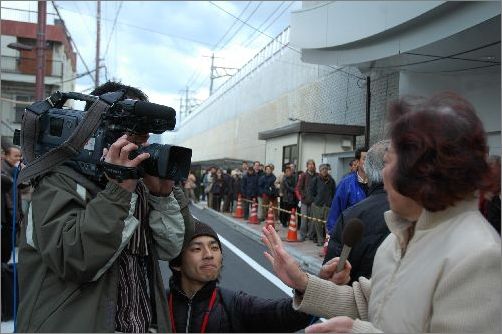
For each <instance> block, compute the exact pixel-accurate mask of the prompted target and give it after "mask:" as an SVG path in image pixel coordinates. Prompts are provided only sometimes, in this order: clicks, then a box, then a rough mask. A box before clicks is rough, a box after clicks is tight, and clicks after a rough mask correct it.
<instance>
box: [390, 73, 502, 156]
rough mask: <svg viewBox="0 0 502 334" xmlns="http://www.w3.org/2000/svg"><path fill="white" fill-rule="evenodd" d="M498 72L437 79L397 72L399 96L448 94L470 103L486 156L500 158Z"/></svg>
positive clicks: (433, 76) (441, 76)
mask: <svg viewBox="0 0 502 334" xmlns="http://www.w3.org/2000/svg"><path fill="white" fill-rule="evenodd" d="M500 89H501V87H500V71H499V70H497V71H493V72H486V73H478V74H471V73H469V72H468V71H466V72H464V73H462V74H461V75H459V74H456V75H440V74H421V73H410V72H401V74H400V80H399V92H400V94H401V95H405V94H412V95H423V96H430V95H431V94H433V93H436V92H439V91H446V90H451V91H454V92H456V93H458V94H460V95H462V96H463V97H465V98H466V99H467V100H468V101H469V102H471V103H472V104H473V106H474V108H475V109H476V111H477V113H478V116H479V118H480V119H481V121H482V122H483V125H484V127H485V130H486V132H487V137H488V145H489V146H490V154H497V155H501V147H500V142H501V137H500V127H501V117H500V114H501V112H500V110H501V109H500V108H501V104H500Z"/></svg>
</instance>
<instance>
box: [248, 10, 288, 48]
mask: <svg viewBox="0 0 502 334" xmlns="http://www.w3.org/2000/svg"><path fill="white" fill-rule="evenodd" d="M284 3H286V1H282V2H281V3H280V4H279V6H277V7H276V8H275V9H274V10H273V11H272V13H270V15H269V16H267V18H266V19H265V20H264V21H263V22H262V23H261V24H260V26H259V27H258V28H257V29H261V28H262V27H263V26H264V25H265V24H266V23H267V22H268V20H270V18H271V17H272V16H274V15H275V13H277V11H278V10H279V8H281V7H282V5H283V4H284ZM255 34H256V30H253V31H252V32H251V34H250V35H249V36H248V38H247V39H246V41H244V42H243V43H241V46H243V45H244V44H247V45H246V47H247V46H248V45H249V44H250V43H248V42H249V41H250V40H253V41H254V40H255V38H253V37H254V35H255ZM257 36H259V35H257Z"/></svg>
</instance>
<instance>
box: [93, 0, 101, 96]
mask: <svg viewBox="0 0 502 334" xmlns="http://www.w3.org/2000/svg"><path fill="white" fill-rule="evenodd" d="M96 6H97V8H96V10H97V13H96V75H95V77H94V87H95V88H96V87H98V86H99V44H100V35H101V1H100V0H97V1H96Z"/></svg>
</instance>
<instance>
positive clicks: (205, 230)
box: [169, 219, 223, 268]
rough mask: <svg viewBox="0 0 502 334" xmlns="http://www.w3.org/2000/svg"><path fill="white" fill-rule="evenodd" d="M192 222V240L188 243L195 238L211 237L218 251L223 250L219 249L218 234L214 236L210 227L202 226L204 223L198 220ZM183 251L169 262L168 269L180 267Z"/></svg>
mask: <svg viewBox="0 0 502 334" xmlns="http://www.w3.org/2000/svg"><path fill="white" fill-rule="evenodd" d="M194 220H195V223H194V232H193V235H192V238H191V239H190V241H192V240H193V239H195V238H198V237H201V236H209V237H213V238H214V239H215V240H216V241H217V242H218V246H220V250H221V251H222V252H223V249H222V248H221V242H220V239H219V238H218V234H216V232H215V231H214V230H213V229H212V228H211V226H209V225H207V224H204V223H202V222H200V221H199V220H196V219H194ZM184 251H185V248H184V249H183V250H182V251H181V253H180V254H179V255H178V256H177V257H176V258H174V259H172V260H171V261H170V262H169V267H171V268H172V267H179V266H180V265H181V256H182V254H183V252H184Z"/></svg>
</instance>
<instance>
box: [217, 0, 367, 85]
mask: <svg viewBox="0 0 502 334" xmlns="http://www.w3.org/2000/svg"><path fill="white" fill-rule="evenodd" d="M209 3H210V4H211V5H213V6H215V7H216V8H218V9H219V10H221V11H223V12H225V13H227V14H228V15H230V16H232V17H234V18H237V17H236V16H235V15H234V14H232V13H230V12H228V11H227V10H225V9H224V8H222V7H220V6H218V5H217V4H215V3H214V2H213V1H209ZM237 19H238V18H237ZM239 21H241V22H243V23H244V24H245V25H247V26H248V27H250V28H251V29H254V30H256V31H257V32H259V33H260V34H262V35H264V36H267V37H268V38H270V39H271V40H274V38H273V37H272V36H270V35H268V34H267V33H265V32H263V31H261V30H259V29H257V28H255V27H253V26H252V25H250V24H249V23H247V22H244V21H242V20H240V19H239ZM277 42H278V43H279V44H281V45H282V46H284V47H287V48H288V49H291V50H293V51H294V52H296V53H299V54H301V51H300V50H297V49H295V48H294V47H292V46H291V45H289V44H284V43H282V42H281V41H279V40H277ZM326 66H328V67H330V68H332V69H334V70H336V71H340V72H342V73H345V74H347V75H350V76H353V77H355V78H358V79H365V78H362V77H358V76H357V75H354V74H352V73H349V72H346V71H344V70H343V69H342V68H336V67H333V66H331V65H326Z"/></svg>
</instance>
